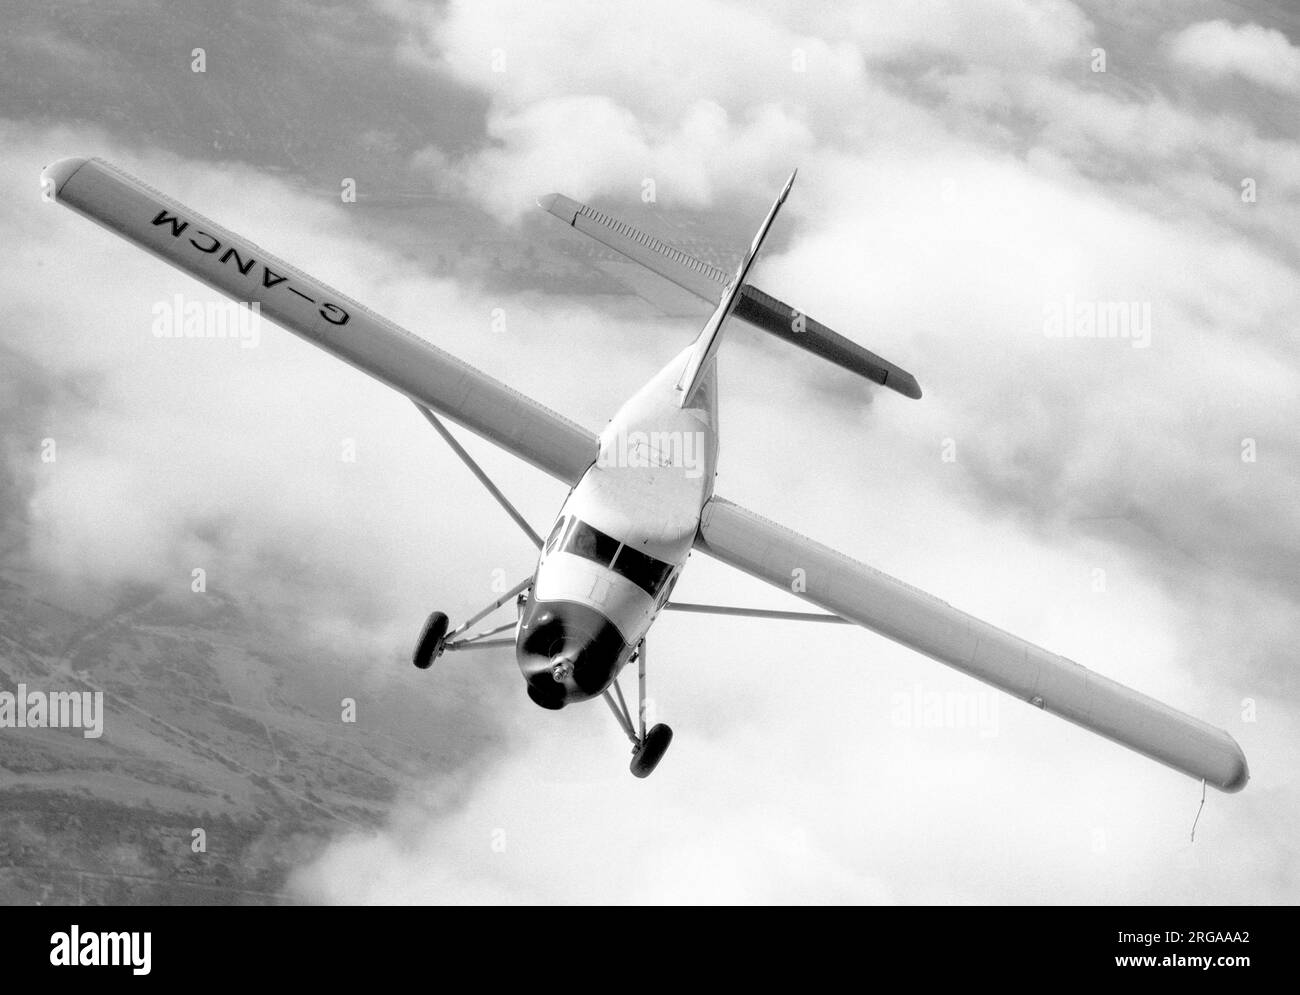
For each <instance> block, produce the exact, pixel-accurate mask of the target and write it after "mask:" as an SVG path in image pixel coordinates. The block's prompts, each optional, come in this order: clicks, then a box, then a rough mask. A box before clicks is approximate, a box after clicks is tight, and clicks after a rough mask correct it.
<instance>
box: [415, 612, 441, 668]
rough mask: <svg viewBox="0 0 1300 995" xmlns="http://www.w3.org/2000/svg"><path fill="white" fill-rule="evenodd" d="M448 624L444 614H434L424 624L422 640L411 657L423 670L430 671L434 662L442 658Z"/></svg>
mask: <svg viewBox="0 0 1300 995" xmlns="http://www.w3.org/2000/svg"><path fill="white" fill-rule="evenodd" d="M448 624H449V623H448V621H447V616H446V615H444V614H443V613H442V612H434V613H433V614H432V615H430V616H429V618H428V621H426V622H425V623H424V628H423V629H421V630H420V639H419V641H418V642H417V643H416V644H415V652H414V653H413V654H412V655H411V662H412V663H413V664H415V665H416V666H417V667H419V668H420V669H421V670H428V669H429V667H430V666H432V665H433V661H434V660H436V659H438V657H440V656H442V651H443V650H444V649H445V648H446V640H447V626H448Z"/></svg>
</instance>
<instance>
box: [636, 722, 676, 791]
mask: <svg viewBox="0 0 1300 995" xmlns="http://www.w3.org/2000/svg"><path fill="white" fill-rule="evenodd" d="M672 741H673V731H672V730H671V729H670V728H668V726H666V725H664V724H663V723H662V722H661V723H659V725H657V726H655V727H654V728H653V729H651V730H650V731H649V732H648V733H646V734H645V739H644V740H643V741H642V743H641V745H640V746H638V747H637V748H636V749H634V750H633V751H632V764H631V767H630V770H631V771H632V776H633V777H649V776H650V774H651V773H652V772H653V771H654V769H655V768H656V767H658V766H659V761H660V760H662V759H663V758H664V754H665V753H667V752H668V744H669V743H671V742H672Z"/></svg>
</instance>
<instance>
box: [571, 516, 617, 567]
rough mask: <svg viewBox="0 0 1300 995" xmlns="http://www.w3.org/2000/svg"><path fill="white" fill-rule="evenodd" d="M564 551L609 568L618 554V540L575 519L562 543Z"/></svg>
mask: <svg viewBox="0 0 1300 995" xmlns="http://www.w3.org/2000/svg"><path fill="white" fill-rule="evenodd" d="M564 551H565V552H566V553H572V554H573V555H574V556H581V557H582V558H583V559H587V560H592V561H594V562H596V563H599V564H602V565H603V566H609V564H610V562H611V561H612V560H613V559H614V554H615V553H617V552H618V540H617V539H615V538H613V537H612V536H607V535H605V533H604V532H601V531H600V529H593V528H592V527H591V526H590V525H588V524H587V523H586V522H582V521H578V520H577V519H575V520H574V523H573V528H572V529H570V530H569V538H568V539H566V540H565V542H564Z"/></svg>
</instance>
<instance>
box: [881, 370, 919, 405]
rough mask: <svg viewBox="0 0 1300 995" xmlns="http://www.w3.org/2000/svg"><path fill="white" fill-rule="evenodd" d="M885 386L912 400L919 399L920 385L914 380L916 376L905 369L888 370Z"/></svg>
mask: <svg viewBox="0 0 1300 995" xmlns="http://www.w3.org/2000/svg"><path fill="white" fill-rule="evenodd" d="M885 386H887V387H890V388H892V389H894V390H896V391H898V393H900V394H902V395H903V396H904V397H910V398H912V400H914V401H919V400H920V399H921V385H920V384H919V383H917V382H916V377H914V376H912V374H910V373H908V372H907V371H906V370H898V369H894V370H890V371H889V375H888V377H887V379H886V381H885Z"/></svg>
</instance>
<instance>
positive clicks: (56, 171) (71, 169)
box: [41, 155, 90, 199]
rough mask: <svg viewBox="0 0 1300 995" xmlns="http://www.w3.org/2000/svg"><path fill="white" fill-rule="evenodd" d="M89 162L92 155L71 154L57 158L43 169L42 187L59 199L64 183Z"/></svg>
mask: <svg viewBox="0 0 1300 995" xmlns="http://www.w3.org/2000/svg"><path fill="white" fill-rule="evenodd" d="M88 162H90V157H89V156H84V155H70V156H65V157H64V158H62V159H55V160H54V161H53V162H52V163H50V164H49V165H48V166H46V167H45V168H44V169H42V170H41V187H42V188H43V189H46V190H49V192H50V196H52V197H54V198H55V199H57V198H58V196H59V191H60V190H62V189H63V185H64V184H65V183H67V182H68V180H70V179H72V174H73V173H75V172H76V171H77V170H79V169H80V168H81V167H82V166H84V165H85V164H86V163H88Z"/></svg>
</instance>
